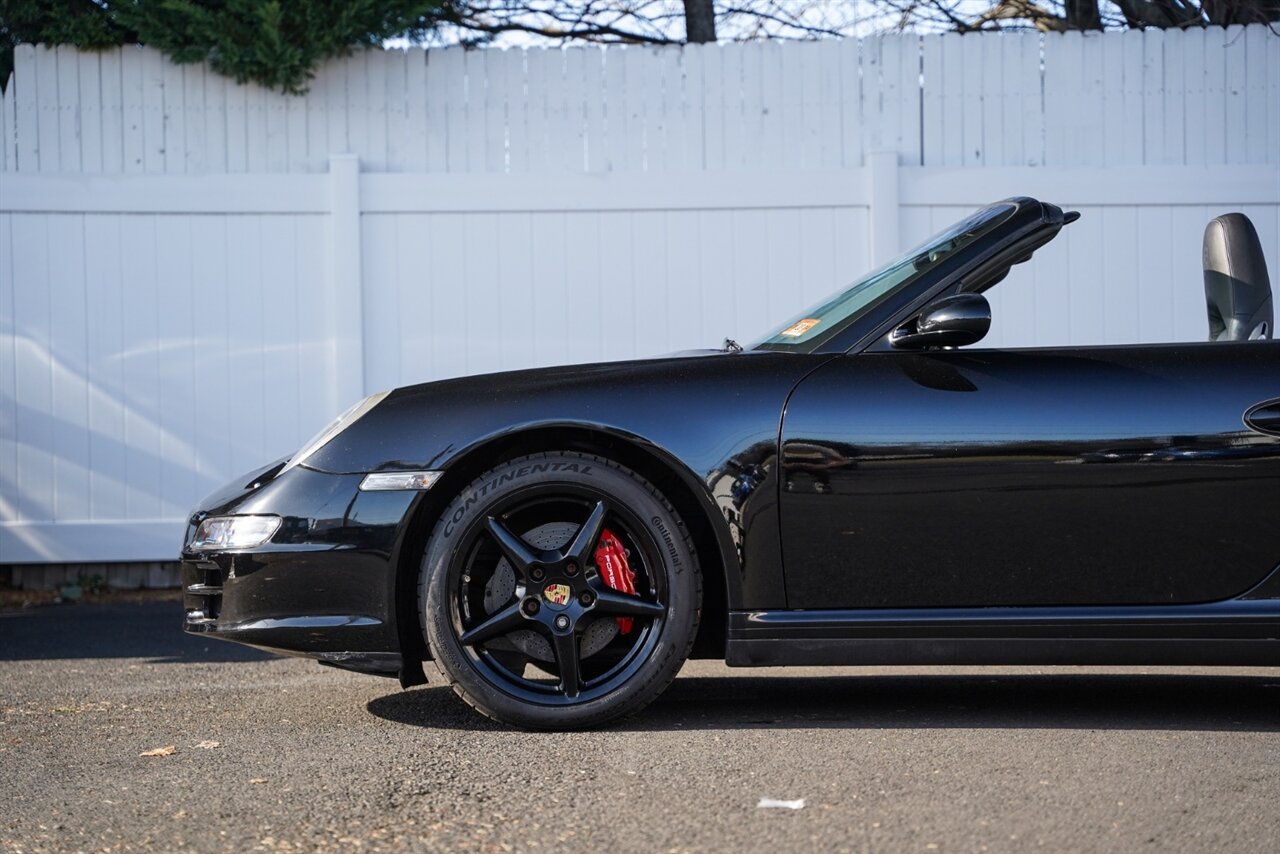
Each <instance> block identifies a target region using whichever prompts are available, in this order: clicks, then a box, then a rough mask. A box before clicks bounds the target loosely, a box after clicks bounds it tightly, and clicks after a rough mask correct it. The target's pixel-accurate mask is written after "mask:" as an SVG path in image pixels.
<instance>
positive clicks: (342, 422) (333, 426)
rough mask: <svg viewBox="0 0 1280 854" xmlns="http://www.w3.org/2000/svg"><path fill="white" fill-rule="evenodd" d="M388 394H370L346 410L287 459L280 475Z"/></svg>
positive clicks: (300, 461) (323, 444)
mask: <svg viewBox="0 0 1280 854" xmlns="http://www.w3.org/2000/svg"><path fill="white" fill-rule="evenodd" d="M389 394H391V392H390V391H380V392H378V393H377V394H371V395H369V396H368V397H366V398H365V399H364V400H362V401H360V402H359V403H357V404H356V405H355V406H353V407H351V408H350V409H348V410H347V411H346V412H344V413H342V414H341V415H339V416H338V417H337V418H335V419H334V420H333V422H332V423H330V424H329V426H328V427H326V428H324V429H323V430H321V431H320V432H319V433H317V434H316V435H315V436H314V437H313V438H312V439H311V441H309V442H307V443H306V444H305V445H303V446H302V449H301V450H300V451H298V453H296V454H294V455H293V456H292V457H290V458H289V462H287V463H285V464H284V468H282V469H281V470H280V472H281V474H283V473H284V472H287V471H288V470H289V469H291V468H293V467H294V466H297V465H301V464H302V463H303V461H305V460H306V458H307V457H309V456H311V455H312V454H314V453H315V452H316V451H318V450H320V449H321V448H323V447H324V446H325V445H327V444H329V442H331V441H332V440H333V438H334V437H335V436H337V435H338V434H339V433H341V432H342V431H343V430H346V429H347V428H348V427H350V426H351V425H352V424H355V423H356V422H357V421H359V420H360V418H361V416H363V415H364V414H365V413H366V412H368V411H369V410H370V409H373V408H374V407H375V406H377V405H378V404H379V403H381V402H382V399H383V398H384V397H386V396H387V395H389Z"/></svg>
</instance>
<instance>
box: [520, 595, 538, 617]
mask: <svg viewBox="0 0 1280 854" xmlns="http://www.w3.org/2000/svg"><path fill="white" fill-rule="evenodd" d="M541 607H542V606H541V605H540V604H539V603H538V600H537V599H534V598H533V597H532V596H530V597H529V598H528V599H526V600H524V604H523V605H521V606H520V608H521V609H522V610H523V611H524V612H525V613H526V614H528V615H529V616H530V617H532V616H533V615H534V614H536V613H538V609H539V608H541Z"/></svg>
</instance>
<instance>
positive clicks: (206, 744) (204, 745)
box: [196, 741, 222, 750]
mask: <svg viewBox="0 0 1280 854" xmlns="http://www.w3.org/2000/svg"><path fill="white" fill-rule="evenodd" d="M221 746H222V742H220V741H202V742H200V743H199V744H197V745H196V747H198V748H200V749H201V750H213V749H214V748H215V747H221Z"/></svg>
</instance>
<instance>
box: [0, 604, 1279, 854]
mask: <svg viewBox="0 0 1280 854" xmlns="http://www.w3.org/2000/svg"><path fill="white" fill-rule="evenodd" d="M180 611H181V608H180V606H179V605H178V604H177V603H176V602H174V603H149V604H133V605H83V604H82V605H76V606H51V607H42V608H35V609H31V610H29V611H24V612H19V613H11V614H3V615H0V713H2V715H3V717H2V718H0V721H2V723H0V849H3V850H5V851H15V852H17V851H42V850H50V851H53V850H57V851H67V850H84V851H96V850H104V849H111V850H163V851H169V850H179V849H196V850H202V851H252V850H284V851H293V850H300V851H302V850H305V851H309V850H316V849H322V848H342V849H344V850H353V849H355V850H449V851H463V850H482V851H512V850H514V851H611V852H627V851H686V850H687V851H815V850H831V851H841V850H848V851H876V852H882V851H920V852H934V851H941V852H946V851H964V852H981V851H992V852H999V851H1019V852H1020V851H1032V850H1034V851H1082V852H1083V851H1088V852H1094V851H1116V852H1134V851H1141V850H1150V851H1162V852H1163V851H1197V852H1199V851H1206V852H1207V851H1215V852H1217V851H1241V852H1251V853H1252V852H1262V851H1278V850H1280V669H1274V668H1272V669H1243V668H1239V669H1237V668H1233V669H1222V668H1217V669H1209V668H1201V669H1172V668H1148V669H1145V670H1144V669H1137V668H1090V669H1074V668H995V667H980V668H964V669H942V668H838V669H809V668H787V669H777V670H731V669H728V668H726V667H724V666H723V665H721V664H718V663H712V662H694V663H691V664H690V665H688V666H686V667H685V670H684V672H683V673H682V674H681V676H680V677H679V678H678V679H677V680H676V682H675V684H674V685H673V686H672V687H671V688H670V689H669V690H668V691H667V693H666V695H665V696H664V697H663V698H662V699H660V700H659V701H658V702H657V703H656V704H654V705H653V706H652V707H650V709H649V710H647V711H646V712H644V713H642V714H641V715H640V716H638V717H636V718H633V719H631V720H629V721H627V722H625V723H624V724H622V725H619V726H616V727H614V728H612V729H606V730H601V731H596V732H587V733H565V734H531V733H525V732H520V731H517V730H512V729H509V728H505V727H502V726H499V725H497V724H494V723H491V722H489V721H487V720H485V719H483V718H480V717H479V716H477V715H476V714H475V713H473V712H471V711H470V710H469V709H468V708H467V707H466V706H464V705H463V704H462V702H461V701H459V700H458V699H457V698H455V697H454V696H453V695H452V693H450V692H449V691H448V690H446V689H444V688H441V687H439V685H438V680H433V684H432V685H428V686H425V687H422V688H416V689H414V690H411V691H401V690H400V689H399V686H398V685H397V684H396V683H395V682H394V681H392V680H388V679H380V678H377V677H369V676H359V675H355V674H348V673H342V672H340V671H336V670H331V669H327V668H323V667H320V666H319V665H317V664H315V663H312V662H309V661H304V660H299V659H284V658H275V657H272V656H268V655H265V654H262V653H258V652H255V651H253V650H248V649H243V648H240V647H236V646H233V645H229V644H225V643H221V642H218V641H213V640H207V639H200V638H191V637H187V636H185V635H183V634H182V633H181V632H180V631H179V628H178V626H179V623H180ZM169 747H172V748H173V751H172V752H169V751H167V750H164V749H163V748H169ZM157 748H162V750H161V751H160V753H161V754H167V755H156V756H142V755H140V754H142V753H145V752H148V751H153V750H155V749H157ZM762 798H771V799H777V800H783V801H799V800H803V801H804V805H803V807H802V808H800V809H785V808H761V807H759V806H758V804H759V803H760V800H761V799H762Z"/></svg>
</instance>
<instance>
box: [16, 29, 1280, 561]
mask: <svg viewBox="0 0 1280 854" xmlns="http://www.w3.org/2000/svg"><path fill="white" fill-rule="evenodd" d="M16 66H17V67H16V71H15V73H14V77H13V79H12V80H11V81H10V83H9V85H8V87H7V88H6V90H5V93H4V96H3V103H2V104H0V106H2V109H0V131H2V134H0V137H2V139H0V142H2V144H0V169H2V170H3V171H0V563H33V562H82V561H113V560H132V561H141V560H160V559H168V558H171V557H173V556H174V554H175V551H176V549H177V546H178V539H179V536H180V532H181V522H182V519H183V518H184V516H185V514H186V512H187V511H188V510H189V508H190V507H191V506H192V505H193V503H194V502H195V501H196V500H197V499H198V498H199V497H200V496H201V495H203V494H205V493H207V492H208V491H210V490H211V489H212V488H213V487H215V486H217V485H219V484H221V483H222V482H224V481H226V480H228V479H229V478H231V477H232V476H235V475H236V474H238V473H239V472H242V471H245V470H247V469H249V468H252V467H253V466H255V465H258V464H260V463H262V462H265V461H268V460H270V459H273V458H275V457H278V456H282V455H284V454H286V453H289V452H290V451H291V450H293V449H294V448H296V447H297V446H298V445H299V444H300V442H301V441H302V440H303V439H305V438H306V436H307V435H309V434H310V433H312V432H314V431H315V430H316V429H318V428H319V427H320V426H322V425H323V424H324V423H325V422H326V421H327V420H328V419H329V418H331V417H332V416H333V415H334V414H335V413H336V412H337V411H338V410H340V409H341V408H343V407H344V406H346V405H347V404H349V403H351V402H353V401H354V400H355V399H357V398H359V397H360V396H362V395H363V394H365V393H367V392H371V391H376V390H378V389H381V388H386V387H390V386H395V385H400V384H405V383H412V382H420V381H425V380H430V379H435V378H440V377H446V376H456V375H460V374H468V373H479V372H484V371H493V370H502V369H507V368H517V367H523V366H531V365H545V364H552V363H563V362H585V361H593V360H601V359H621V358H631V357H637V356H645V355H654V354H660V353H663V352H668V351H672V350H677V349H682V348H688V347H698V346H714V345H718V344H719V343H720V341H721V340H722V339H723V338H724V337H725V336H731V337H734V338H736V339H738V340H741V341H746V340H749V339H751V338H752V337H753V336H755V335H757V334H759V333H761V332H763V331H764V330H765V329H766V328H767V327H768V326H769V325H770V324H772V323H774V322H777V321H779V320H781V319H784V318H785V317H786V316H788V315H790V314H793V313H794V312H796V311H798V310H800V309H801V308H803V306H804V305H806V304H808V303H811V302H813V301H815V300H817V299H819V298H820V297H822V296H824V295H825V294H826V293H828V292H830V291H832V290H834V289H836V288H837V287H839V286H840V285H841V284H843V283H846V282H848V281H850V280H852V279H853V278H855V277H856V276H858V275H859V274H861V273H862V272H864V271H865V270H866V269H867V268H869V267H870V266H871V265H872V264H873V263H874V262H876V261H878V260H883V259H885V258H887V257H889V256H890V255H892V254H893V253H895V252H896V251H899V250H901V249H903V248H906V246H907V245H908V244H913V243H915V242H918V241H919V240H921V239H923V238H925V237H926V236H928V234H929V233H931V232H933V231H935V230H937V229H939V228H941V227H943V226H944V225H946V224H948V223H949V222H950V221H952V220H954V219H957V218H959V217H960V216H962V215H964V214H965V213H967V212H968V211H969V210H971V209H972V208H974V207H976V206H978V205H981V204H984V203H986V202H990V201H993V200H995V199H998V198H1001V197H1004V196H1007V195H1013V194H1029V195H1035V196H1038V197H1041V198H1045V199H1047V200H1050V201H1054V202H1057V203H1060V204H1063V205H1064V206H1069V207H1071V208H1076V209H1079V210H1081V211H1082V212H1083V214H1084V216H1083V217H1082V218H1081V220H1080V221H1079V222H1077V223H1075V224H1074V225H1072V226H1070V227H1069V228H1068V229H1067V230H1066V231H1065V232H1064V234H1063V236H1062V237H1060V238H1059V239H1058V240H1057V241H1055V243H1054V244H1051V245H1050V246H1048V247H1046V248H1045V249H1044V250H1042V251H1041V253H1040V254H1039V255H1038V256H1037V259H1036V261H1035V262H1033V263H1032V264H1030V265H1027V266H1026V267H1025V268H1019V270H1018V271H1016V272H1015V274H1014V275H1013V276H1010V278H1009V280H1008V281H1006V282H1005V283H1003V284H1002V285H1001V286H1000V287H999V288H997V290H996V291H994V292H992V293H993V297H994V298H993V309H994V312H995V314H996V325H995V328H994V330H993V333H992V335H991V337H990V339H989V342H988V343H989V344H990V345H991V346H1029V345H1047V344H1064V343H1072V344H1095V343H1129V342H1140V341H1141V342H1147V341H1175V340H1199V339H1202V338H1203V337H1204V336H1205V335H1206V323H1205V319H1204V306H1203V295H1202V290H1201V272H1200V239H1201V233H1202V231H1203V228H1204V225H1205V223H1206V222H1207V221H1208V220H1209V219H1210V218H1211V217H1212V216H1214V215H1216V214H1218V213H1221V212H1224V211H1228V210H1242V211H1245V212H1246V213H1248V214H1249V215H1250V216H1251V217H1252V218H1253V220H1254V222H1255V223H1256V224H1257V226H1258V229H1259V232H1260V233H1261V235H1262V239H1263V242H1264V245H1265V247H1266V251H1267V253H1268V264H1269V266H1270V268H1271V270H1272V271H1273V272H1272V275H1273V278H1275V279H1280V257H1277V248H1278V247H1280V37H1277V36H1275V35H1272V34H1271V33H1269V31H1268V30H1267V29H1265V28H1263V27H1251V28H1232V29H1227V30H1221V29H1208V30H1189V31H1186V32H1159V31H1148V32H1128V33H1107V34H1089V35H1082V34H1079V33H1071V34H1067V35H1057V34H1054V35H1047V36H1042V35H1039V34H1012V33H1007V34H992V35H981V36H978V35H966V36H958V35H947V36H924V37H917V36H887V37H883V38H874V39H867V40H862V41H853V40H849V41H829V42H817V43H788V44H777V43H764V44H744V45H725V46H690V47H684V48H664V49H649V48H611V49H608V50H597V49H585V48H575V49H570V50H527V51H522V50H509V51H485V50H478V51H470V52H468V51H463V50H461V49H447V50H432V51H420V50H414V51H409V52H395V51H391V52H382V51H368V52H360V53H357V54H356V55H354V56H352V57H350V58H349V59H346V60H343V61H338V62H333V63H330V64H328V65H327V66H325V67H324V68H322V69H321V70H320V73H319V74H318V76H317V78H316V80H315V82H314V85H313V86H312V88H311V92H310V93H309V94H308V95H307V96H305V97H286V96H282V95H278V94H273V93H270V92H266V91H264V90H262V89H260V88H257V87H254V86H239V85H236V84H235V83H234V82H232V81H229V80H226V79H225V78H222V77H220V76H217V75H215V74H213V73H212V72H209V71H208V70H207V69H205V68H203V67H201V66H198V65H195V66H177V65H173V64H170V63H168V62H167V61H166V60H164V58H163V57H162V56H161V55H160V54H159V53H157V52H155V51H150V50H140V49H136V48H126V49H122V50H115V51H109V52H106V53H101V54H96V53H77V52H75V51H74V50H70V49H64V48H57V49H46V48H32V47H19V48H18V50H17V55H16Z"/></svg>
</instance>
